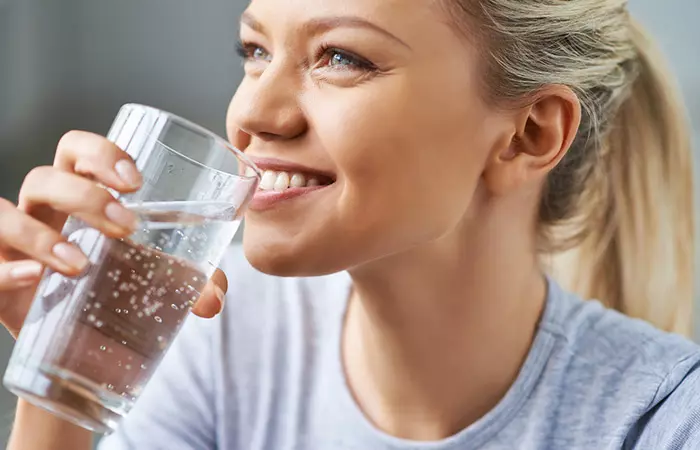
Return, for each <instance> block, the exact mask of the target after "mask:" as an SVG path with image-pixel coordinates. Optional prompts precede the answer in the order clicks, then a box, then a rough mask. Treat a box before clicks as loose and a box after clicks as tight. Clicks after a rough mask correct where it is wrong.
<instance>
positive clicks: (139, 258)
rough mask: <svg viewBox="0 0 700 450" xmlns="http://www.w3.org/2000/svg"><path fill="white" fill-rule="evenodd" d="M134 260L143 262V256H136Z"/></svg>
mask: <svg viewBox="0 0 700 450" xmlns="http://www.w3.org/2000/svg"><path fill="white" fill-rule="evenodd" d="M134 259H135V260H136V261H141V260H142V259H143V258H141V255H136V256H135V257H134Z"/></svg>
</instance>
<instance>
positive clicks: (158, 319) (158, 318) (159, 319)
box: [154, 316, 163, 323]
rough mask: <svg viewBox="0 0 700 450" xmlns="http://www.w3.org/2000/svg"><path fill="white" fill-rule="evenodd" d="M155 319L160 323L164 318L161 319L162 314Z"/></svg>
mask: <svg viewBox="0 0 700 450" xmlns="http://www.w3.org/2000/svg"><path fill="white" fill-rule="evenodd" d="M154 319H155V320H156V322H158V323H163V319H161V318H160V316H155V317H154Z"/></svg>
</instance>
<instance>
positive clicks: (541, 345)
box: [99, 247, 700, 450]
mask: <svg viewBox="0 0 700 450" xmlns="http://www.w3.org/2000/svg"><path fill="white" fill-rule="evenodd" d="M223 269H224V270H225V272H226V273H227V275H228V277H229V286H230V287H231V288H230V290H229V294H228V299H227V301H228V303H227V305H226V308H225V310H224V312H223V313H222V314H221V315H220V316H219V317H217V318H215V319H210V320H204V319H199V318H197V317H191V318H189V319H188V320H187V322H186V324H185V326H184V329H183V331H182V332H181V334H180V335H179V336H178V337H177V338H176V339H175V342H174V343H173V346H172V348H171V350H170V351H169V352H168V354H167V355H166V357H165V358H164V360H163V363H162V364H161V366H160V367H159V368H158V370H157V372H156V374H155V375H154V378H153V379H152V381H151V382H150V383H149V384H148V386H147V387H146V389H145V390H144V392H143V394H142V396H141V398H140V399H139V400H138V401H137V403H136V405H135V407H134V409H133V410H132V412H131V413H130V414H129V415H128V416H127V417H126V418H125V419H124V420H123V422H122V424H121V426H120V427H119V429H118V430H117V431H116V432H114V433H113V434H112V435H110V436H108V437H106V438H104V439H103V440H102V442H100V445H99V449H100V450H127V449H128V450H131V449H134V450H151V449H152V450H160V449H163V450H180V449H181V450H214V449H218V450H287V449H290V450H291V449H295V450H297V449H298V450H306V449H309V450H457V449H459V450H470V449H485V450H501V449H525V450H529V449H557V450H558V449H596V450H597V449H626V450H627V449H650V450H672V449H673V450H677V449H693V450H696V449H700V369H699V368H698V367H699V366H700V347H698V346H696V345H695V344H694V343H692V342H690V341H688V340H686V339H684V338H682V337H680V336H677V335H672V334H667V333H663V332H661V331H658V330H656V329H654V328H653V327H651V326H650V325H648V324H646V323H644V322H642V321H638V320H633V319H630V318H627V317H624V316H623V315H621V314H618V313H616V312H614V311H611V310H608V309H605V308H604V307H602V306H601V305H600V304H599V303H598V302H595V301H583V300H581V299H579V298H577V297H576V296H574V295H572V294H569V293H566V292H564V291H563V290H562V289H561V288H560V287H559V286H558V285H557V284H556V283H554V282H552V281H550V282H549V292H548V298H547V303H546V307H545V311H544V313H543V317H542V319H541V323H540V325H539V329H538V332H537V334H536V337H535V339H534V342H533V345H532V348H531V350H530V353H529V355H528V357H527V359H526V361H525V363H524V365H523V367H522V369H521V372H520V374H519V376H518V378H517V380H516V381H515V383H514V384H513V386H512V387H511V388H510V390H509V391H508V393H507V394H506V395H505V397H504V398H503V399H502V400H501V402H500V403H499V404H498V405H497V406H496V407H495V408H494V409H493V410H492V411H490V412H489V413H488V414H486V415H485V416H484V417H482V418H481V419H480V420H479V421H477V422H476V423H474V424H472V425H470V426H469V427H467V428H466V429H464V430H462V431H461V432H459V433H458V434H456V435H454V436H452V437H450V438H447V439H444V440H442V441H438V442H430V443H425V442H423V443H421V442H412V441H407V440H403V439H398V438H394V437H392V436H389V435H387V434H385V433H383V432H381V431H379V430H378V429H377V428H375V427H374V426H373V425H372V424H371V423H370V422H369V421H368V420H367V419H366V418H365V416H364V415H363V414H362V412H361V410H360V409H359V407H358V406H357V404H356V403H355V401H354V399H353V397H352V395H351V393H350V391H349V389H348V386H347V384H346V380H345V378H344V373H343V370H342V364H341V358H340V335H341V328H342V321H343V316H344V313H345V307H346V303H347V298H348V294H349V291H350V286H351V284H350V278H349V276H348V275H347V274H346V273H339V274H335V275H331V276H325V277H318V278H276V277H270V276H267V275H263V274H261V273H258V272H256V271H255V270H254V269H252V268H251V267H250V266H249V265H248V263H247V262H246V261H245V258H244V257H243V254H242V252H241V251H240V250H239V249H238V248H236V247H232V248H231V250H230V251H229V252H228V253H227V257H226V258H225V262H224V264H223ZM494 357H497V355H494ZM468 382H469V381H468V380H465V383H468Z"/></svg>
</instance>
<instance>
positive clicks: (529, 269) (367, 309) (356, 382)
mask: <svg viewBox="0 0 700 450" xmlns="http://www.w3.org/2000/svg"><path fill="white" fill-rule="evenodd" d="M491 216H492V217H493V220H481V219H480V221H479V222H480V228H479V229H466V228H467V226H466V225H464V226H461V227H460V229H459V230H455V231H454V232H453V233H450V234H449V235H446V236H443V237H442V238H440V239H438V240H436V241H433V242H431V243H429V244H426V245H423V246H421V247H416V248H414V249H412V250H410V251H407V252H405V253H402V254H398V255H394V256H391V257H388V258H385V259H382V260H379V261H375V262H373V263H371V264H368V265H365V266H362V267H358V268H356V269H354V270H352V271H351V272H350V275H351V276H352V278H353V286H354V289H353V295H352V297H351V300H350V304H349V307H348V313H347V316H346V323H345V328H344V336H343V337H344V339H343V359H344V363H345V369H346V372H347V377H348V381H349V384H350V386H351V389H352V391H353V394H354V396H355V398H356V401H357V402H358V403H359V406H360V407H361V408H362V409H363V411H364V413H365V414H366V415H367V417H368V418H369V419H370V420H371V421H373V422H374V423H375V425H376V426H378V427H379V428H381V429H383V430H384V431H386V432H387V433H389V434H392V435H395V436H398V437H402V438H407V439H415V440H428V441H429V440H439V439H442V438H445V437H447V436H450V435H452V434H454V433H456V432H457V431H459V430H461V429H463V428H464V427H466V426H468V425H469V424H471V423H473V422H474V421H476V420H477V419H479V418H480V417H482V416H483V415H484V414H485V413H487V412H488V411H489V410H490V409H492V408H493V407H494V406H495V405H496V404H497V403H498V402H499V401H500V399H501V398H502V397H503V396H504V395H505V393H506V391H507V390H508V388H509V387H510V386H511V385H512V383H513V381H514V380H515V378H516V377H517V374H518V372H519V369H520V367H521V366H522V364H523V362H524V360H525V357H526V355H527V353H528V351H529V348H530V345H531V343H532V339H533V336H534V334H535V331H536V328H537V323H538V320H539V317H540V314H541V311H542V309H543V305H544V299H545V295H546V285H545V281H544V278H543V276H542V274H541V272H540V271H539V268H538V264H537V261H536V256H535V252H534V249H533V246H532V245H531V240H530V239H527V238H526V237H524V236H522V235H521V234H522V224H521V225H520V227H515V226H513V227H512V229H507V228H508V227H507V226H503V224H504V223H505V224H507V223H508V221H507V220H506V221H503V220H498V214H495V213H494V214H491ZM518 229H520V230H521V231H518ZM518 233H521V234H520V235H519V234H518ZM465 236H466V237H465Z"/></svg>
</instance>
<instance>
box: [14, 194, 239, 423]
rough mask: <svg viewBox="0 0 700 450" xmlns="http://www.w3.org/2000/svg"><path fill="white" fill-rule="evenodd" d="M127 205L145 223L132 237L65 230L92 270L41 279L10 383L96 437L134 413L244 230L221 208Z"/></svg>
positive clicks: (228, 208)
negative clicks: (223, 257)
mask: <svg viewBox="0 0 700 450" xmlns="http://www.w3.org/2000/svg"><path fill="white" fill-rule="evenodd" d="M127 206H129V208H130V209H131V210H132V211H135V212H137V213H138V214H139V216H140V217H141V219H142V222H141V227H140V229H139V230H138V231H137V232H135V233H134V234H133V235H132V236H130V237H129V238H128V239H110V238H107V237H105V236H104V235H102V234H100V233H99V232H97V231H96V230H94V229H93V228H90V227H88V226H87V225H85V224H84V223H82V222H80V221H77V220H73V219H71V222H70V223H69V224H68V226H67V227H66V229H65V230H64V233H66V234H67V236H68V239H69V240H70V241H71V242H74V243H75V244H76V245H78V246H79V247H80V248H81V249H82V250H83V251H84V252H85V253H86V254H87V255H88V257H89V258H90V261H91V263H92V264H91V267H90V268H89V269H88V270H87V271H86V272H85V273H84V274H83V275H82V276H81V277H79V278H77V279H68V278H65V277H63V276H61V275H60V274H55V273H54V274H50V275H49V276H48V277H46V278H45V279H44V281H43V282H42V284H41V285H40V287H39V292H38V296H37V299H36V300H35V302H34V304H33V305H32V308H31V310H30V312H29V315H28V317H27V320H26V322H25V326H24V328H23V330H22V334H23V335H26V336H23V339H22V340H21V342H20V344H24V345H23V346H22V347H20V348H17V349H16V350H15V352H14V354H13V359H14V358H17V361H13V363H12V364H11V365H10V366H11V367H12V368H13V369H12V370H11V371H8V373H7V374H6V378H5V383H6V384H7V385H8V387H10V388H13V386H14V389H13V390H15V389H16V390H19V391H24V393H25V395H26V393H27V391H29V392H34V393H35V392H36V391H37V389H38V390H39V391H40V392H42V396H43V397H46V399H48V401H50V402H51V404H50V405H48V407H49V409H52V410H53V411H54V412H57V413H58V414H60V413H61V412H62V411H63V412H70V414H69V415H71V416H72V417H73V418H74V417H75V415H76V411H77V412H78V413H80V414H82V415H83V416H84V422H85V423H83V424H84V425H88V426H90V427H91V428H93V429H98V430H99V424H98V425H95V424H94V423H91V422H101V423H102V424H103V425H105V424H106V427H107V428H112V425H110V424H112V423H116V422H118V420H119V418H120V417H121V416H123V415H125V414H126V413H127V412H128V411H129V409H130V408H131V406H132V404H133V402H134V400H135V399H136V398H137V397H138V396H139V394H140V392H141V391H142V389H143V387H144V385H145V383H146V382H147V381H148V380H149V378H150V376H151V375H152V373H153V371H154V370H155V368H156V366H157V365H158V363H159V362H160V360H161V358H162V357H163V354H164V352H165V351H166V350H167V348H168V347H169V345H170V344H171V342H172V340H173V338H174V337H175V335H176V334H177V332H178V330H179V329H180V327H181V325H182V323H183V321H184V319H185V318H186V316H187V314H188V313H189V311H190V308H191V307H192V305H193V304H194V303H195V302H196V301H197V300H198V298H199V297H200V294H201V292H202V290H203V289H204V286H205V285H206V283H207V280H208V279H209V277H210V276H211V274H212V273H213V272H214V270H215V267H214V265H213V264H212V261H218V260H219V259H220V257H221V253H222V252H223V251H224V249H225V248H226V246H227V245H228V244H229V242H230V241H231V239H232V238H233V235H234V233H235V232H236V229H237V228H238V225H239V223H240V218H239V217H238V215H237V209H236V208H235V207H234V206H233V205H231V204H227V203H221V202H217V203H205V202H167V203H145V204H141V205H127ZM37 372H39V373H40V374H42V377H43V378H42V377H39V378H37ZM28 377H32V379H28ZM37 383H39V384H42V383H43V385H45V387H44V388H43V389H42V388H41V386H37ZM46 399H45V400H46ZM105 405H106V406H105ZM44 406H45V407H46V406H47V405H44ZM95 408H106V409H108V411H95Z"/></svg>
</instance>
